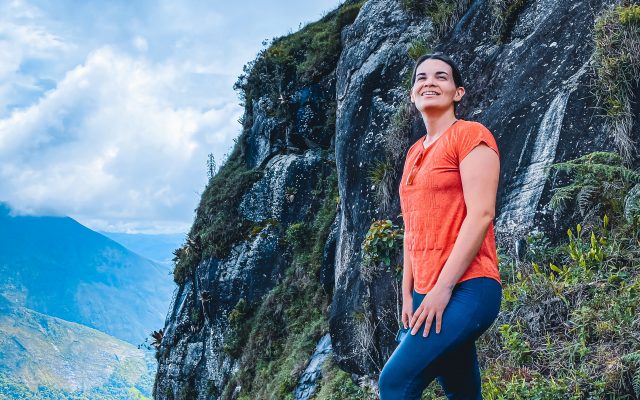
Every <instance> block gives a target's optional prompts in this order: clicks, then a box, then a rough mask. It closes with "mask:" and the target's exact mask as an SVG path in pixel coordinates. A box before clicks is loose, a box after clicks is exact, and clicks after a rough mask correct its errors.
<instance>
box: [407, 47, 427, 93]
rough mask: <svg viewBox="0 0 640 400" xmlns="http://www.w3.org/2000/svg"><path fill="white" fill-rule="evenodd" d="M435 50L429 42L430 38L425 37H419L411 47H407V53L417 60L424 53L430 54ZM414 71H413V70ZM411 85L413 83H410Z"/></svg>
mask: <svg viewBox="0 0 640 400" xmlns="http://www.w3.org/2000/svg"><path fill="white" fill-rule="evenodd" d="M431 51H433V49H432V47H431V45H430V44H429V40H427V39H426V38H424V37H421V38H418V39H416V40H414V41H413V42H411V44H410V45H409V48H408V49H407V54H408V55H409V57H411V58H412V59H413V60H417V59H418V58H420V56H421V55H423V54H429V53H431ZM412 72H413V71H412ZM409 79H411V75H409ZM408 86H409V87H411V84H409V85H408Z"/></svg>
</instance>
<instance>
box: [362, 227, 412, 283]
mask: <svg viewBox="0 0 640 400" xmlns="http://www.w3.org/2000/svg"><path fill="white" fill-rule="evenodd" d="M403 238H404V235H403V229H401V228H399V227H398V226H397V225H394V224H393V222H392V221H391V220H388V219H387V220H378V221H374V222H373V223H372V224H371V227H370V228H369V232H367V235H366V236H365V238H364V240H363V241H362V245H361V248H362V253H363V254H364V257H363V260H362V265H361V266H360V274H361V275H362V278H363V279H364V280H365V281H369V282H370V281H371V280H372V279H373V276H374V274H375V270H376V265H377V264H379V263H382V264H384V265H385V266H386V267H387V270H389V271H390V270H391V268H392V267H393V270H394V272H396V274H402V266H401V265H399V266H395V265H394V266H392V265H391V264H392V260H395V259H397V258H398V254H401V252H402V240H403Z"/></svg>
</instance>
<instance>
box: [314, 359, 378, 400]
mask: <svg viewBox="0 0 640 400" xmlns="http://www.w3.org/2000/svg"><path fill="white" fill-rule="evenodd" d="M318 384H319V389H318V392H317V393H316V395H315V397H314V399H315V400H369V399H375V398H377V397H374V395H373V393H370V392H368V391H367V390H366V389H364V388H361V387H359V386H358V385H356V384H355V383H354V382H353V380H352V379H351V376H350V375H349V374H348V373H346V372H344V371H343V370H341V369H340V368H338V366H337V364H336V363H335V362H334V361H333V359H332V358H330V359H328V360H327V361H326V362H325V363H324V365H323V366H322V379H321V380H320V382H318Z"/></svg>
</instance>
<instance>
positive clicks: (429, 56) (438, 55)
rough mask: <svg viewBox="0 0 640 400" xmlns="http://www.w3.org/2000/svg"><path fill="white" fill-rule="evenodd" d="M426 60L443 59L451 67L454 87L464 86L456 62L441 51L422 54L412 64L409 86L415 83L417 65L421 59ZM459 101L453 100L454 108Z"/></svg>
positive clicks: (420, 62)
mask: <svg viewBox="0 0 640 400" xmlns="http://www.w3.org/2000/svg"><path fill="white" fill-rule="evenodd" d="M426 60H440V61H444V62H446V63H447V64H449V66H450V67H451V72H452V74H453V83H454V84H455V85H456V87H460V86H464V82H463V81H462V74H460V70H459V69H458V66H457V65H456V63H454V62H453V60H452V59H451V58H449V56H447V55H445V54H442V53H431V54H423V55H421V56H420V57H419V58H418V59H417V60H416V63H415V65H414V66H413V76H412V77H411V87H413V85H414V84H415V83H416V71H418V66H419V65H420V64H422V62H423V61H426ZM458 103H460V102H459V101H454V102H453V108H454V110H455V109H457V108H458Z"/></svg>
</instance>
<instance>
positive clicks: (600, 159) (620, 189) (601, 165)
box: [549, 152, 640, 223]
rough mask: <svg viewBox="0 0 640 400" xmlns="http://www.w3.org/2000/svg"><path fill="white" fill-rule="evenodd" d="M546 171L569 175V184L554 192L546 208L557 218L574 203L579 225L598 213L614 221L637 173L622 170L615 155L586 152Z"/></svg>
mask: <svg viewBox="0 0 640 400" xmlns="http://www.w3.org/2000/svg"><path fill="white" fill-rule="evenodd" d="M550 169H551V170H555V171H558V172H564V173H567V174H569V175H570V176H571V183H570V184H568V185H566V186H562V187H558V188H556V189H555V192H554V194H553V196H552V197H551V201H550V202H549V206H550V207H551V209H552V210H554V211H555V212H556V215H559V214H560V213H561V212H563V211H564V210H565V209H566V206H567V205H568V204H569V203H570V202H574V203H575V208H576V209H577V211H578V212H579V213H580V215H581V217H582V219H583V223H593V222H594V221H595V220H596V218H598V215H602V214H607V215H610V216H612V217H614V218H616V219H617V218H618V217H619V216H621V215H622V213H623V211H624V204H625V201H624V199H625V197H626V195H627V193H628V192H629V190H630V188H631V187H632V186H633V185H635V184H636V183H638V182H640V174H638V173H637V172H635V171H632V170H630V169H628V168H626V167H625V166H624V165H623V159H622V157H620V156H619V155H617V154H615V153H608V152H594V153H589V154H586V155H584V156H582V157H579V158H576V159H575V160H570V161H565V162H561V163H557V164H553V165H551V167H550Z"/></svg>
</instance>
